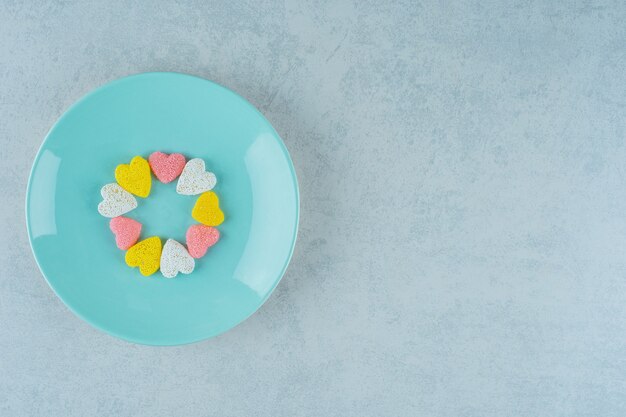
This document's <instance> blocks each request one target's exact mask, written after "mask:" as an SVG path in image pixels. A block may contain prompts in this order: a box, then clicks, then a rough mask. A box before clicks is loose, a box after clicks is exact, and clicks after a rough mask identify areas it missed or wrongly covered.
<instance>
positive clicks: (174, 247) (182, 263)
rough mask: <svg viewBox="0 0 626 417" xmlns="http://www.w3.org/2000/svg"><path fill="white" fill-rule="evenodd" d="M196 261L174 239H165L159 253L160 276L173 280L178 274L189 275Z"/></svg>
mask: <svg viewBox="0 0 626 417" xmlns="http://www.w3.org/2000/svg"><path fill="white" fill-rule="evenodd" d="M195 266H196V261H194V259H193V258H192V257H191V255H189V252H187V249H185V247H184V246H183V245H182V244H180V243H178V242H177V241H175V240H174V239H167V242H165V245H164V246H163V251H162V252H161V274H163V276H164V277H165V278H174V277H175V276H176V275H178V273H179V272H182V273H183V274H191V273H192V272H193V268H194V267H195Z"/></svg>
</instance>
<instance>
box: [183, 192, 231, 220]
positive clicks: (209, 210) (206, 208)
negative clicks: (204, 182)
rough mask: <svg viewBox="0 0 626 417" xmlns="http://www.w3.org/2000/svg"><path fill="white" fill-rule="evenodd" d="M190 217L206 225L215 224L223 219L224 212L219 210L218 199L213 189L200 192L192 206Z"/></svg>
mask: <svg viewBox="0 0 626 417" xmlns="http://www.w3.org/2000/svg"><path fill="white" fill-rule="evenodd" d="M191 217H193V218H194V219H196V220H197V221H199V222H200V223H202V224H204V225H206V226H217V225H218V224H221V223H222V222H223V221H224V213H223V212H222V210H220V199H219V198H217V194H215V193H214V192H213V191H207V192H206V193H202V194H200V197H199V198H198V201H196V205H195V206H193V210H192V211H191Z"/></svg>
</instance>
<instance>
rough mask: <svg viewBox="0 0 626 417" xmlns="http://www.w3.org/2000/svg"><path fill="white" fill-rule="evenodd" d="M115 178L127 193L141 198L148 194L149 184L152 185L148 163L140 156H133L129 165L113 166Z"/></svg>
mask: <svg viewBox="0 0 626 417" xmlns="http://www.w3.org/2000/svg"><path fill="white" fill-rule="evenodd" d="M115 179H116V180H117V183H118V184H119V185H120V186H121V187H122V188H123V189H125V190H126V191H128V192H129V193H132V194H135V195H136V196H138V197H143V198H146V197H148V195H150V186H151V185H152V177H150V164H148V161H146V160H145V159H143V158H142V157H141V156H136V157H134V158H133V159H132V160H131V161H130V165H126V164H120V165H118V166H117V168H115Z"/></svg>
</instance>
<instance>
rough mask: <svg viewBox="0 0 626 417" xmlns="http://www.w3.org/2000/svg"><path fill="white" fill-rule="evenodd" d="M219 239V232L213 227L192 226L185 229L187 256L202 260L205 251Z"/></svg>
mask: <svg viewBox="0 0 626 417" xmlns="http://www.w3.org/2000/svg"><path fill="white" fill-rule="evenodd" d="M219 238H220V232H219V230H217V229H216V228H215V227H210V226H204V225H202V224H194V225H193V226H191V227H190V228H189V229H187V247H188V248H189V254H190V255H191V256H192V257H194V258H196V259H198V258H202V257H203V256H204V254H205V253H206V251H207V249H209V248H210V247H211V246H213V245H215V244H216V243H217V241H218V240H219Z"/></svg>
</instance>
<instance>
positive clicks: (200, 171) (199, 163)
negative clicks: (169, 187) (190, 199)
mask: <svg viewBox="0 0 626 417" xmlns="http://www.w3.org/2000/svg"><path fill="white" fill-rule="evenodd" d="M216 183H217V179H216V178H215V174H214V173H212V172H207V171H206V168H205V166H204V161H203V160H202V159H200V158H194V159H192V160H190V161H189V162H187V164H186V165H185V168H184V169H183V172H182V174H180V178H179V179H178V184H176V192H177V193H178V194H182V195H196V194H200V193H203V192H205V191H209V190H212V189H213V187H215V184H216Z"/></svg>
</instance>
